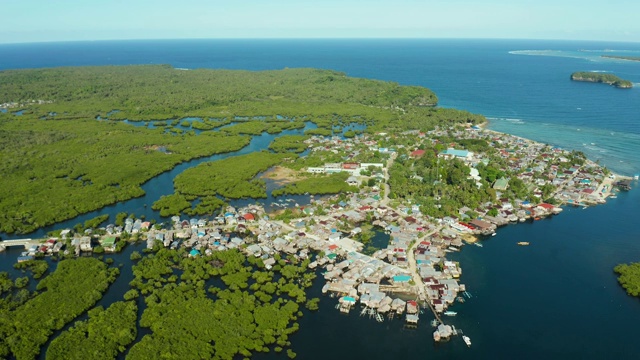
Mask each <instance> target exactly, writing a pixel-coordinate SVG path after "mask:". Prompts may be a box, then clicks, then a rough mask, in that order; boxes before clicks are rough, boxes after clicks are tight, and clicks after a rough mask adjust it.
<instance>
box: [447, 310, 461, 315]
mask: <svg viewBox="0 0 640 360" xmlns="http://www.w3.org/2000/svg"><path fill="white" fill-rule="evenodd" d="M444 314H445V315H447V316H456V315H458V313H457V312H455V311H451V310H449V311H445V312H444Z"/></svg>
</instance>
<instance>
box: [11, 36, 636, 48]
mask: <svg viewBox="0 0 640 360" xmlns="http://www.w3.org/2000/svg"><path fill="white" fill-rule="evenodd" d="M181 40H182V41H204V40H221V41H247V40H252V41H272V40H311V41H313V40H337V41H340V40H364V41H366V40H479V41H558V42H567V41H572V42H596V43H597V42H605V43H628V44H638V43H640V41H629V40H585V39H544V38H490V37H487V38H473V37H211V38H131V39H95V40H80V39H78V40H44V41H22V42H0V46H2V45H26V44H55V43H89V42H121V41H122V42H125V41H181Z"/></svg>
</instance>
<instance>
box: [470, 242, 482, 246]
mask: <svg viewBox="0 0 640 360" xmlns="http://www.w3.org/2000/svg"><path fill="white" fill-rule="evenodd" d="M473 245H475V246H477V247H483V246H484V245H482V244H480V243H479V242H474V243H473Z"/></svg>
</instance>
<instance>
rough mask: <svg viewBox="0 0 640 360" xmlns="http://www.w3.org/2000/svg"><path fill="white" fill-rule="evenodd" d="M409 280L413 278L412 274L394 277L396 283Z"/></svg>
mask: <svg viewBox="0 0 640 360" xmlns="http://www.w3.org/2000/svg"><path fill="white" fill-rule="evenodd" d="M409 280H411V276H409V275H396V276H394V277H393V283H394V284H400V283H408V282H409Z"/></svg>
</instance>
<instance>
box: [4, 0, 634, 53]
mask: <svg viewBox="0 0 640 360" xmlns="http://www.w3.org/2000/svg"><path fill="white" fill-rule="evenodd" d="M639 17H640V1H637V0H606V1H603V0H580V1H578V0H484V1H483V0H476V1H472V0H385V1H382V0H321V1H310V0H0V43H22V42H49V41H78V40H119V39H180V38H190V39H195V38H499V39H564V40H607V41H632V42H639V41H640V20H639Z"/></svg>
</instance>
